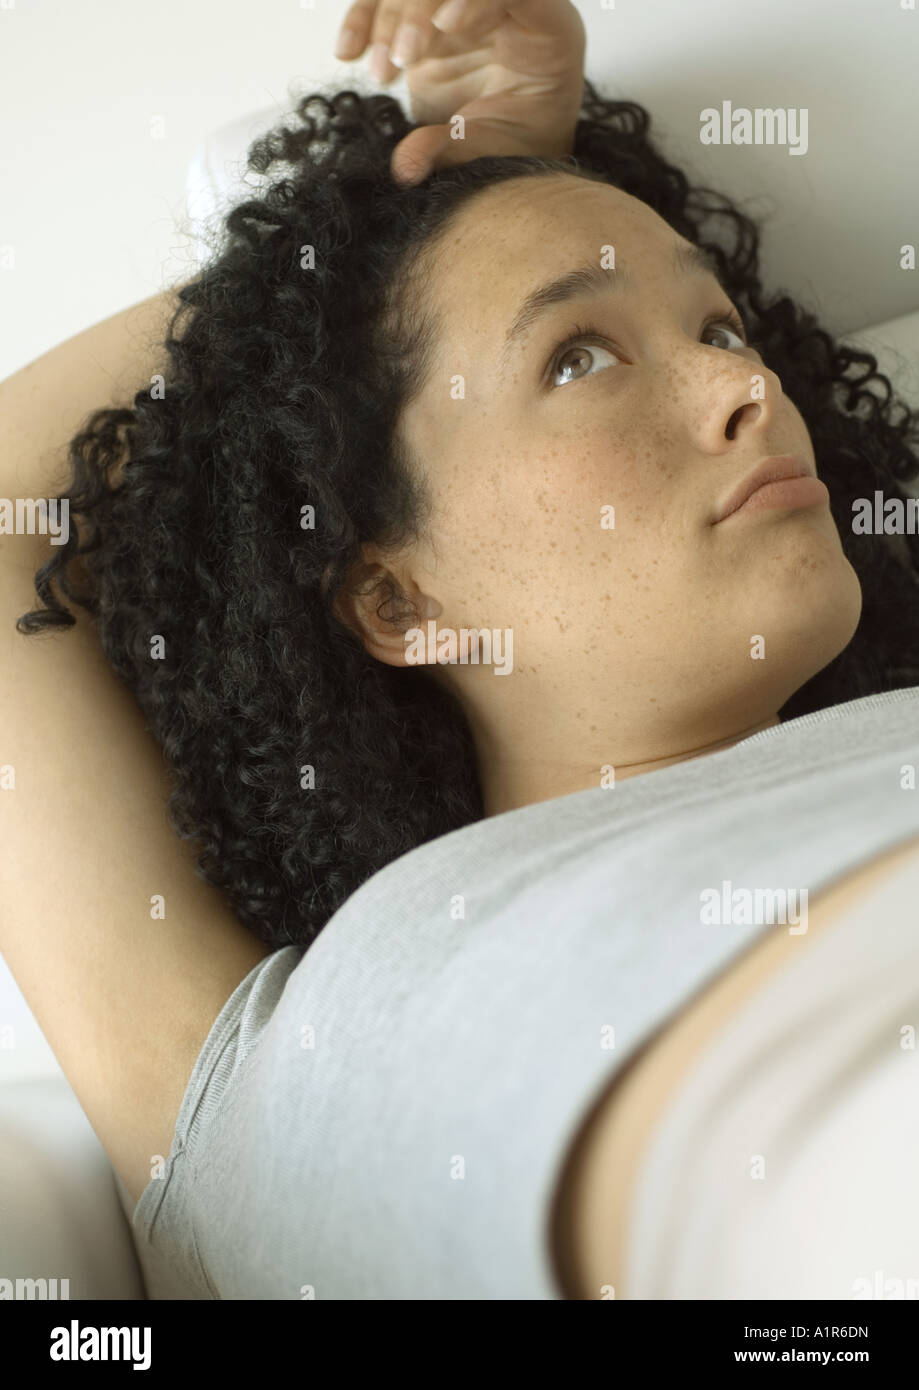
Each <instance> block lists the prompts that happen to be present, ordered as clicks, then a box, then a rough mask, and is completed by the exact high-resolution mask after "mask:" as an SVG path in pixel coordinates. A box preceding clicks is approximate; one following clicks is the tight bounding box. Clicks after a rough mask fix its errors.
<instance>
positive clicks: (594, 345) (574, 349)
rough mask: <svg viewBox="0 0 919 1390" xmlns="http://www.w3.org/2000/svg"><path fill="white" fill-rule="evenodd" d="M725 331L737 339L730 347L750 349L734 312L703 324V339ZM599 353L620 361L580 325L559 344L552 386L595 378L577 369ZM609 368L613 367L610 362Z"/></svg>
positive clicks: (551, 368)
mask: <svg viewBox="0 0 919 1390" xmlns="http://www.w3.org/2000/svg"><path fill="white" fill-rule="evenodd" d="M725 328H727V329H729V330H730V332H731V333H733V335H734V337H735V338H736V339H737V343H736V344H735V343H728V344H727V346H728V347H741V348H746V347H749V346H750V344H749V343H748V342H747V338H746V330H745V328H744V325H743V320H742V319H741V318H740V315H739V314H736V313H733V312H731V311H729V312H728V313H724V314H715V315H712V317H711V318H708V319H706V321H705V323H704V324H703V325H702V328H701V331H700V335H699V336H700V337H704V336H705V335H706V334H707V333H710V332H712V331H713V330H715V329H717V330H718V331H719V332H722V333H723V332H724V330H725ZM598 350H599V351H600V352H603V353H605V354H606V356H607V357H609V358H612V359H613V361H619V356H618V354H617V353H615V352H613V351H612V349H611V348H608V347H605V346H604V344H603V334H602V333H601V332H600V331H599V330H598V329H596V328H594V327H592V326H591V325H590V324H582V325H579V326H576V327H575V329H574V331H573V332H572V333H570V334H569V335H568V337H567V338H566V339H565V341H564V342H562V343H559V344H558V346H557V347H556V348H555V350H554V352H553V354H552V358H551V360H550V363H549V373H550V385H551V386H565V385H566V384H567V383H568V382H570V381H580V380H582V378H583V377H586V376H592V375H593V373H592V372H591V371H590V370H589V368H588V370H586V371H583V372H579V371H578V370H577V364H578V359H579V358H580V360H582V361H583V360H584V358H585V356H586V357H590V358H592V359H593V360H594V361H595V360H596V358H595V354H596V353H597V351H598ZM566 358H568V359H569V361H567V362H566V361H565V359H566ZM606 365H609V364H608V363H607V364H606ZM602 366H603V364H601V370H602ZM572 370H573V371H574V373H575V374H574V375H571V372H572ZM561 371H565V372H568V373H569V375H567V376H566V377H565V380H564V381H556V379H555V378H556V377H557V375H558V373H559V372H561Z"/></svg>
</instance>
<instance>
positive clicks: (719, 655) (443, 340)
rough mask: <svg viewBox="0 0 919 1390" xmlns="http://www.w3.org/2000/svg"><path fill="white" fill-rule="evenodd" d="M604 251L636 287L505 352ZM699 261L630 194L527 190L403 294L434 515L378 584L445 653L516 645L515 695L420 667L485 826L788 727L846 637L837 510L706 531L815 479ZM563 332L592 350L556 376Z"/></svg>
mask: <svg viewBox="0 0 919 1390" xmlns="http://www.w3.org/2000/svg"><path fill="white" fill-rule="evenodd" d="M610 248H612V249H613V256H614V264H615V267H616V270H617V271H618V277H619V280H620V281H626V283H624V284H622V286H621V287H620V288H614V287H613V283H612V279H613V277H612V276H603V277H602V279H603V280H605V281H606V282H607V283H606V284H605V285H604V286H602V287H598V286H593V287H590V288H582V289H580V290H579V292H578V293H577V295H576V296H574V297H568V298H565V299H564V300H562V299H561V298H559V299H558V301H557V302H551V303H548V304H543V305H542V306H541V307H539V308H538V309H537V311H536V312H535V313H532V314H531V315H530V317H529V321H528V322H527V323H526V325H525V326H518V329H517V331H514V332H513V333H511V328H512V325H514V324H515V323H516V322H517V319H518V315H519V313H520V311H521V306H522V304H523V302H524V300H525V299H526V298H527V296H528V295H530V294H531V293H532V292H533V291H534V290H535V289H536V288H537V287H539V286H542V285H544V284H546V283H547V282H550V281H553V280H555V279H556V278H557V277H559V276H561V275H563V274H564V273H566V272H568V271H570V270H573V269H575V268H576V267H581V266H590V267H592V268H594V269H595V270H596V269H598V268H599V267H600V266H601V263H606V264H609V263H610V261H611V259H612V256H611V254H610ZM690 249H691V244H690V243H689V242H686V241H684V240H683V239H682V238H681V237H679V236H678V235H677V233H676V232H674V231H673V229H672V228H671V227H670V226H668V224H667V223H665V222H664V221H663V220H662V219H661V218H660V217H659V216H658V215H657V214H656V213H655V212H653V211H652V210H651V209H650V208H649V207H648V206H647V205H646V204H644V203H642V202H640V201H638V200H637V199H635V198H633V197H631V196H630V195H628V194H626V193H623V192H621V191H619V190H617V189H614V188H612V187H610V186H608V185H605V184H602V183H598V182H595V181H593V180H586V179H580V178H578V177H576V176H574V175H570V176H569V175H553V176H546V177H535V178H533V177H530V178H521V179H512V180H508V181H506V182H504V183H501V184H498V185H496V186H493V187H491V188H489V189H487V190H485V191H483V192H482V193H481V194H479V195H477V196H475V197H474V198H473V199H472V200H471V201H469V202H467V203H466V204H465V205H464V206H463V208H462V209H461V210H460V211H459V212H458V213H457V215H456V216H455V217H454V219H453V220H452V221H451V223H450V226H449V229H448V231H447V234H446V235H445V236H443V237H442V238H441V239H439V241H438V243H437V245H436V248H434V250H433V254H432V255H431V256H430V258H429V267H428V268H429V275H428V276H427V277H426V278H424V279H421V278H420V277H418V278H415V279H414V284H415V285H418V286H420V289H419V291H418V292H419V293H420V294H421V295H422V296H423V300H424V303H425V306H426V307H427V308H429V309H431V310H433V311H434V313H435V315H436V316H437V318H438V320H439V331H438V342H437V349H436V355H435V360H434V364H433V368H432V370H431V371H430V373H429V375H428V376H427V377H426V379H425V382H424V385H423V389H421V391H420V392H419V394H418V396H417V398H416V399H415V400H414V401H412V402H411V404H410V405H409V406H408V407H407V408H406V410H405V412H404V415H403V418H402V423H401V428H402V433H403V436H404V438H405V440H406V442H407V443H408V445H409V446H410V449H411V451H412V454H413V456H414V457H415V458H416V459H417V460H418V461H419V465H420V468H421V471H422V474H423V476H424V481H425V485H426V487H427V490H428V492H429V494H430V497H431V501H432V504H433V511H432V517H431V523H430V529H429V533H428V534H427V535H426V537H425V539H424V541H423V542H422V543H420V544H417V545H414V546H412V547H411V548H410V549H408V550H406V551H404V552H401V553H400V555H399V556H398V557H393V556H392V555H389V556H387V557H386V558H385V561H384V563H385V564H386V566H387V567H388V568H389V569H390V570H391V571H392V573H393V574H394V576H395V577H396V579H397V580H398V582H399V583H400V585H401V586H402V588H403V589H404V590H405V591H406V592H407V593H408V594H409V595H410V596H411V597H413V598H415V599H416V601H417V602H418V603H419V612H420V613H422V614H425V613H430V614H436V624H437V628H438V630H446V629H452V630H455V631H458V630H459V629H461V628H476V629H490V630H499V631H500V632H501V633H506V632H507V631H508V630H509V631H510V632H511V633H512V636H513V669H512V671H511V672H510V673H509V674H505V675H497V674H495V668H494V666H485V665H480V666H477V665H473V664H455V665H446V666H444V665H436V666H434V667H433V670H434V671H436V672H437V673H438V679H440V680H442V681H443V682H444V683H446V684H447V685H448V686H449V687H450V688H451V689H452V690H453V691H454V692H455V693H456V694H457V696H458V697H459V699H460V701H461V703H462V704H463V706H464V708H465V710H466V713H467V715H468V717H469V719H470V722H471V724H472V728H473V732H474V734H475V737H476V741H477V747H478V751H479V758H480V768H481V772H482V777H483V787H484V788H485V793H486V811H487V813H489V814H491V813H494V812H496V811H498V810H503V809H509V808H510V807H511V806H514V805H520V804H525V802H526V801H529V800H540V799H545V798H546V797H549V796H555V795H563V794H565V793H567V792H570V791H575V790H580V789H581V788H586V787H589V786H595V785H598V784H599V783H600V775H601V774H600V770H601V768H603V767H604V766H608V765H613V766H614V767H615V768H616V776H617V777H621V776H627V775H633V774H634V773H635V772H638V771H645V770H650V769H652V768H654V767H657V766H662V765H666V764H667V763H668V762H673V761H679V760H682V759H683V758H686V757H691V756H695V755H698V754H699V753H701V752H705V751H708V750H710V749H711V747H712V746H713V745H714V746H718V745H723V744H724V742H725V741H728V742H731V741H736V739H737V738H740V737H744V736H746V735H747V734H748V732H749V731H751V730H753V729H757V728H760V727H764V726H765V725H768V724H772V723H775V722H777V713H776V711H777V710H778V709H779V708H780V707H781V706H782V705H783V704H784V702H785V701H786V700H787V699H788V698H789V697H790V696H791V695H792V694H793V693H794V691H795V690H797V689H798V688H799V687H800V686H801V685H802V684H803V683H804V682H805V681H806V680H807V679H809V677H810V676H812V675H813V674H815V673H816V672H817V671H819V670H820V669H822V668H823V667H824V666H825V665H826V664H827V663H828V662H829V661H830V660H832V658H833V657H835V656H836V655H837V654H838V653H839V652H840V651H841V650H842V649H843V648H844V647H845V646H846V645H847V644H848V642H849V640H850V639H851V637H852V635H853V633H854V631H855V628H856V626H857V623H858V619H859V615H860V611H861V591H860V587H859V583H858V579H857V576H856V574H855V571H854V570H853V569H852V567H851V565H850V564H849V563H848V561H847V560H846V559H845V557H844V555H843V552H842V548H841V545H840V540H839V536H838V534H837V530H836V527H835V524H834V522H833V519H832V516H831V514H830V508H829V504H828V502H827V501H818V502H817V503H816V504H813V505H810V506H800V507H797V508H793V509H784V510H777V509H760V510H745V511H743V512H741V513H739V514H737V515H736V516H734V517H732V518H729V519H726V520H724V521H721V522H716V521H715V518H716V515H717V514H718V511H719V507H720V506H721V505H722V504H723V503H724V502H725V500H726V498H727V496H728V494H729V493H730V492H731V491H732V489H734V487H735V486H736V484H737V483H738V482H740V481H741V480H742V479H743V478H745V477H746V476H747V475H748V474H749V473H750V472H751V470H752V469H754V468H755V467H756V465H757V464H758V463H760V461H761V460H763V459H764V458H767V457H769V456H772V455H779V454H795V455H798V456H800V458H801V459H803V460H804V461H805V463H806V464H807V465H808V467H809V468H810V469H811V471H812V472H814V473H816V467H815V462H814V453H813V448H812V446H811V441H810V438H809V435H808V431H807V428H806V426H805V424H804V421H803V419H802V418H801V416H800V414H799V413H798V411H797V410H796V408H795V407H794V406H793V405H792V403H791V401H790V400H788V398H787V397H786V396H784V395H783V394H782V386H781V382H780V381H779V379H778V377H777V376H775V374H774V373H772V372H771V371H769V369H768V368H767V367H765V366H764V365H763V362H762V359H761V358H760V356H759V354H758V353H757V352H756V351H755V350H754V349H752V348H748V347H745V346H744V345H743V343H742V341H741V340H740V339H739V338H738V336H737V335H736V333H735V331H734V330H732V329H731V327H730V325H729V323H725V319H726V317H728V316H729V315H730V313H731V311H732V304H731V301H730V300H729V299H728V297H727V295H726V294H725V292H724V291H723V290H722V289H721V288H720V286H719V284H718V282H717V280H716V278H715V276H714V275H713V274H711V273H710V272H709V273H706V272H704V271H701V272H700V271H699V270H698V269H696V270H694V271H692V270H691V271H689V272H687V271H686V269H685V267H683V268H681V266H680V265H679V263H678V261H677V259H676V257H677V253H678V252H680V251H681V250H682V251H684V252H686V251H689V250H690ZM598 278H599V277H598ZM577 325H581V326H582V327H586V328H588V329H590V330H592V331H589V332H587V333H583V334H581V335H580V336H579V337H578V341H577V343H576V344H572V345H570V346H569V347H568V348H567V349H564V348H563V349H562V350H561V351H560V350H559V345H560V344H561V343H562V342H563V340H565V339H566V338H568V337H569V336H570V335H574V334H575V331H576V327H577ZM757 382H758V383H759V387H758V386H757ZM760 397H761V398H760ZM610 509H612V510H610ZM611 521H612V525H611V524H610V522H611ZM425 601H427V602H428V603H429V607H428V608H427V609H424V608H423V606H422V605H423V603H424V602H425ZM367 645H368V648H369V649H370V650H371V651H373V653H374V655H376V656H378V657H379V658H380V659H382V660H384V661H389V662H391V663H393V664H412V662H411V661H410V660H406V659H405V658H404V655H403V654H402V653H401V652H400V649H399V647H398V644H397V643H393V642H392V641H391V640H388V639H386V638H385V637H384V636H382V635H378V636H377V637H374V636H373V635H370V640H369V641H368V642H367ZM416 650H417V648H416ZM429 660H430V662H432V663H433V662H434V661H435V655H434V653H433V651H432V652H431V653H430V654H429Z"/></svg>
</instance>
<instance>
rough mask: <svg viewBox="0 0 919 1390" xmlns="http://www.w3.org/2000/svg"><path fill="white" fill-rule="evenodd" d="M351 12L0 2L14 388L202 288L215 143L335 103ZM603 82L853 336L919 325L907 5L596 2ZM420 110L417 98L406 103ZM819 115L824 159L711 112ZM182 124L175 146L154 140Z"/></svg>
mask: <svg viewBox="0 0 919 1390" xmlns="http://www.w3.org/2000/svg"><path fill="white" fill-rule="evenodd" d="M345 9H346V6H345V3H344V0H313V7H312V8H308V7H304V6H301V2H300V0H258V3H256V0H0V246H12V247H13V251H14V255H15V265H14V267H13V268H12V269H7V270H0V378H2V377H4V376H6V375H8V374H9V373H10V372H12V371H14V370H15V369H16V368H18V367H20V366H22V365H24V364H25V363H26V362H28V361H31V360H32V358H34V357H36V356H38V355H39V354H40V353H42V352H44V351H46V350H47V349H48V348H50V347H53V346H54V345H56V344H57V343H59V342H61V341H63V340H64V339H65V338H68V337H70V336H71V335H72V334H74V333H77V332H79V331H80V330H81V329H83V328H86V327H88V326H89V325H90V324H92V323H95V322H97V321H98V320H100V319H102V318H106V317H107V316H108V315H109V314H112V313H116V312H117V311H118V310H119V309H122V308H124V307H126V306H127V305H129V304H132V303H135V302H137V301H138V300H141V299H144V298H146V297H147V296H148V295H151V294H153V293H155V292H156V291H158V290H160V289H162V288H163V287H164V286H165V285H167V284H172V283H174V282H176V281H178V280H180V279H181V278H182V277H183V275H185V274H187V273H188V272H189V267H190V266H191V265H192V261H191V260H190V250H189V243H188V240H187V238H186V237H184V236H183V234H182V219H183V216H184V213H185V200H184V179H185V171H186V167H187V165H188V162H189V159H190V156H191V155H192V153H193V151H194V149H195V148H196V147H197V146H198V145H199V144H200V142H201V141H202V140H203V139H204V137H205V136H206V135H207V134H208V133H209V132H212V131H214V130H216V129H217V128H219V127H220V126H222V125H224V124H225V123H227V122H230V121H233V120H236V119H238V118H239V117H242V116H245V115H246V114H247V113H248V112H252V111H259V110H262V109H264V108H266V107H271V106H274V105H277V106H278V107H283V106H285V105H287V104H289V91H290V92H292V93H294V94H295V93H296V92H297V91H300V92H305V91H308V90H311V89H312V88H313V87H314V86H315V85H317V84H328V83H330V84H331V85H332V86H333V87H334V86H339V85H341V86H344V85H357V86H358V87H359V89H360V90H372V89H374V88H375V84H374V83H372V82H371V80H370V79H369V77H368V75H367V73H366V68H365V63H364V60H360V61H359V62H358V63H357V64H349V63H339V62H338V61H337V60H336V59H335V58H334V57H332V49H333V47H334V39H335V34H336V32H337V29H338V25H339V23H340V21H341V19H342V17H343V16H344V13H345ZM578 9H579V10H580V12H581V14H582V16H583V18H584V20H585V24H586V26H587V33H588V49H587V73H588V76H590V77H591V78H592V79H594V80H595V81H596V82H598V84H600V85H601V88H602V89H603V90H604V91H605V92H606V93H607V94H609V95H613V96H616V97H628V98H631V99H634V100H637V101H640V102H641V103H642V104H643V105H645V106H646V107H647V108H648V109H649V111H650V112H651V114H652V116H653V117H654V122H655V124H654V129H656V130H658V132H659V134H660V135H661V138H662V140H663V143H664V149H665V152H666V153H667V155H668V157H670V158H671V159H673V160H674V162H676V163H679V164H681V165H683V166H684V167H686V168H687V172H688V173H693V172H694V173H696V174H697V175H698V176H699V177H701V178H702V179H703V180H704V181H705V182H708V183H711V184H712V185H713V186H714V187H716V188H721V189H723V190H724V191H726V192H728V193H730V194H731V195H734V196H738V197H741V198H744V199H749V201H748V203H747V205H746V206H747V210H748V211H750V212H751V213H752V214H753V215H755V216H757V217H761V216H763V215H766V216H768V217H769V218H770V219H772V220H771V221H770V222H769V225H768V227H767V230H766V240H765V243H764V245H765V252H766V255H765V268H766V270H767V272H768V280H769V281H770V282H772V283H774V284H776V285H781V286H783V287H784V288H786V289H788V290H789V291H790V292H791V293H793V294H795V295H797V296H799V297H800V298H801V299H802V300H804V302H806V303H809V304H812V305H817V304H819V305H820V306H821V307H822V309H823V312H824V315H825V320H826V323H827V325H828V326H829V327H830V328H831V329H832V330H833V331H836V332H847V331H849V330H853V329H857V328H861V327H864V326H865V325H867V324H874V323H878V322H880V321H882V320H887V319H891V318H895V317H897V316H899V315H901V314H905V313H907V312H909V311H911V310H916V309H919V271H913V272H907V271H902V270H900V269H898V267H897V251H898V248H899V247H900V246H901V245H902V244H904V243H905V242H912V243H913V244H915V243H917V242H919V96H917V87H919V11H904V10H903V9H901V0H836V2H835V3H834V2H833V0H762V3H759V0H615V7H614V8H612V9H609V8H602V6H601V3H600V0H578ZM388 90H389V91H390V92H392V93H393V94H394V95H397V96H398V95H400V94H403V92H404V89H403V86H402V83H401V80H400V81H399V82H397V83H395V84H393V85H392V86H391V87H390V88H389V89H388ZM724 100H731V101H732V102H733V104H734V106H735V107H737V106H748V107H751V108H755V107H757V106H761V107H770V106H771V107H779V106H784V107H789V106H794V107H803V106H806V107H807V108H808V111H809V150H808V153H807V154H806V155H805V156H803V157H799V156H791V155H789V153H788V152H787V150H786V149H784V148H781V147H777V146H776V147H771V148H770V147H768V146H740V147H731V146H721V147H708V148H704V147H702V146H700V144H699V128H700V121H699V113H700V111H701V110H702V109H703V108H704V107H707V106H716V107H717V106H720V104H721V102H722V101H724ZM155 116H161V117H162V118H163V120H164V122H165V137H164V138H163V139H155V138H152V136H151V133H150V131H151V119H152V118H153V117H155Z"/></svg>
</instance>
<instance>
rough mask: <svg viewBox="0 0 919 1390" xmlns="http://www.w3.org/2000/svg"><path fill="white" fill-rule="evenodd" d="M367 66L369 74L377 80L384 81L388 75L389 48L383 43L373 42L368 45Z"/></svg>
mask: <svg viewBox="0 0 919 1390" xmlns="http://www.w3.org/2000/svg"><path fill="white" fill-rule="evenodd" d="M367 66H368V67H369V69H370V72H371V75H372V76H373V77H375V78H376V80H377V81H378V82H385V81H386V80H387V78H388V75H389V49H388V47H387V46H386V44H385V43H374V44H371V45H370V52H369V53H368V54H367Z"/></svg>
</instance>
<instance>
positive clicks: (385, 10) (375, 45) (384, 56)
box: [368, 0, 406, 85]
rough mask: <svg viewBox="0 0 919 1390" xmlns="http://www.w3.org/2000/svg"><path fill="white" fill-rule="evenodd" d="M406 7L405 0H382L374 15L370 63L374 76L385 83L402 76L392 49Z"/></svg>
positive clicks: (369, 55)
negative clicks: (392, 54)
mask: <svg viewBox="0 0 919 1390" xmlns="http://www.w3.org/2000/svg"><path fill="white" fill-rule="evenodd" d="M405 8H406V7H405V3H404V0H382V3H381V4H380V6H379V8H378V9H377V12H376V14H375V15H374V19H373V32H372V34H371V44H370V52H369V54H368V65H369V67H370V72H371V74H372V76H373V77H375V78H376V80H377V81H378V82H382V83H383V84H384V85H385V84H386V83H388V82H392V81H393V79H394V78H396V77H399V76H400V69H399V68H398V67H397V66H396V65H395V63H393V61H392V56H391V53H390V49H391V46H392V41H393V39H394V38H395V37H396V30H397V29H398V28H399V25H400V23H401V21H402V15H403V12H404V10H405Z"/></svg>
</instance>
